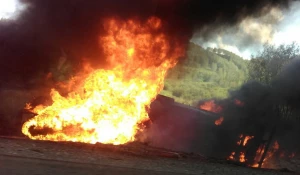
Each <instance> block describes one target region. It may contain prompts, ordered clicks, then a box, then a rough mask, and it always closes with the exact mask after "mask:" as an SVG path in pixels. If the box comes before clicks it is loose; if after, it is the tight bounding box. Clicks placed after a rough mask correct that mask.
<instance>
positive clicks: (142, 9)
mask: <svg viewBox="0 0 300 175" xmlns="http://www.w3.org/2000/svg"><path fill="white" fill-rule="evenodd" d="M21 2H22V3H25V4H26V5H27V8H26V10H25V11H24V12H22V14H21V15H20V16H19V18H18V19H17V20H13V21H9V20H6V21H0V57H1V60H0V63H1V69H0V80H1V81H0V82H1V84H2V86H4V85H3V84H4V83H5V82H7V81H11V80H16V81H19V82H23V83H25V82H28V81H29V80H30V79H32V78H33V77H34V76H36V74H37V73H38V72H49V69H50V67H51V64H53V62H55V61H57V59H58V57H59V56H60V55H61V50H62V49H63V50H64V52H66V54H67V55H68V56H70V57H71V58H72V60H73V61H74V65H77V66H78V67H80V66H81V65H80V61H81V60H82V58H87V59H89V60H90V61H94V63H95V64H98V65H101V64H104V59H103V54H102V51H101V49H100V47H99V36H101V33H102V32H103V26H102V19H103V18H105V17H111V16H116V17H119V18H124V19H127V18H130V17H139V18H141V19H147V18H148V17H149V16H153V15H155V16H158V17H159V18H161V19H162V20H163V21H164V22H166V23H167V24H168V27H167V28H166V30H167V31H166V32H167V33H168V34H169V35H170V36H171V37H176V38H180V39H181V40H182V42H183V43H187V42H188V39H189V38H190V37H191V36H192V32H193V30H194V29H195V28H201V27H202V26H204V25H205V24H209V23H215V22H216V21H217V23H219V24H220V25H221V24H234V23H236V22H238V21H240V20H241V19H243V18H244V17H246V16H249V15H261V13H263V11H262V9H263V8H265V7H272V6H282V7H288V4H289V3H288V2H287V1H283V0H264V1H261V0H254V1H253V0H246V1H239V0H231V1H216V0H215V1H201V0H144V1H140V0H130V1H123V0H112V1H104V0H100V1H99V0H91V1H85V0H73V1H67V0H61V1H58V0H43V1H40V0H22V1H21ZM75 67H76V66H75Z"/></svg>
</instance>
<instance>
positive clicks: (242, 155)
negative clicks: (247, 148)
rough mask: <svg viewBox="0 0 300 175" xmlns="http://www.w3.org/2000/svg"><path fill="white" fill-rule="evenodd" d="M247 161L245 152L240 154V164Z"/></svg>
mask: <svg viewBox="0 0 300 175" xmlns="http://www.w3.org/2000/svg"><path fill="white" fill-rule="evenodd" d="M245 161H246V159H245V153H243V152H240V162H245Z"/></svg>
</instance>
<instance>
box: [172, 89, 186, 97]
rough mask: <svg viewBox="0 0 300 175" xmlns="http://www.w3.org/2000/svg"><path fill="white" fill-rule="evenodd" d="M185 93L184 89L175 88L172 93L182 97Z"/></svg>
mask: <svg viewBox="0 0 300 175" xmlns="http://www.w3.org/2000/svg"><path fill="white" fill-rule="evenodd" d="M182 94H183V90H182V89H175V90H174V91H173V92H172V95H174V96H175V97H181V96H182Z"/></svg>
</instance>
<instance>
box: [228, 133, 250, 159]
mask: <svg viewBox="0 0 300 175" xmlns="http://www.w3.org/2000/svg"><path fill="white" fill-rule="evenodd" d="M253 138H254V136H247V135H246V136H244V134H240V135H239V140H238V141H237V142H236V144H237V145H239V146H241V147H243V148H245V146H246V145H247V143H248V141H249V140H250V139H253ZM234 155H235V151H234V152H232V153H231V154H230V156H229V157H228V159H229V160H235V158H234ZM246 160H247V159H246V158H245V152H243V151H241V152H240V155H239V161H240V162H242V163H243V162H246Z"/></svg>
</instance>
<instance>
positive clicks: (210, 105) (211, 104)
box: [200, 100, 222, 113]
mask: <svg viewBox="0 0 300 175" xmlns="http://www.w3.org/2000/svg"><path fill="white" fill-rule="evenodd" d="M200 109H203V110H206V111H210V112H215V113H219V112H221V111H222V107H221V106H219V105H217V104H215V101H214V100H210V101H207V102H205V103H204V104H202V105H200Z"/></svg>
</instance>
